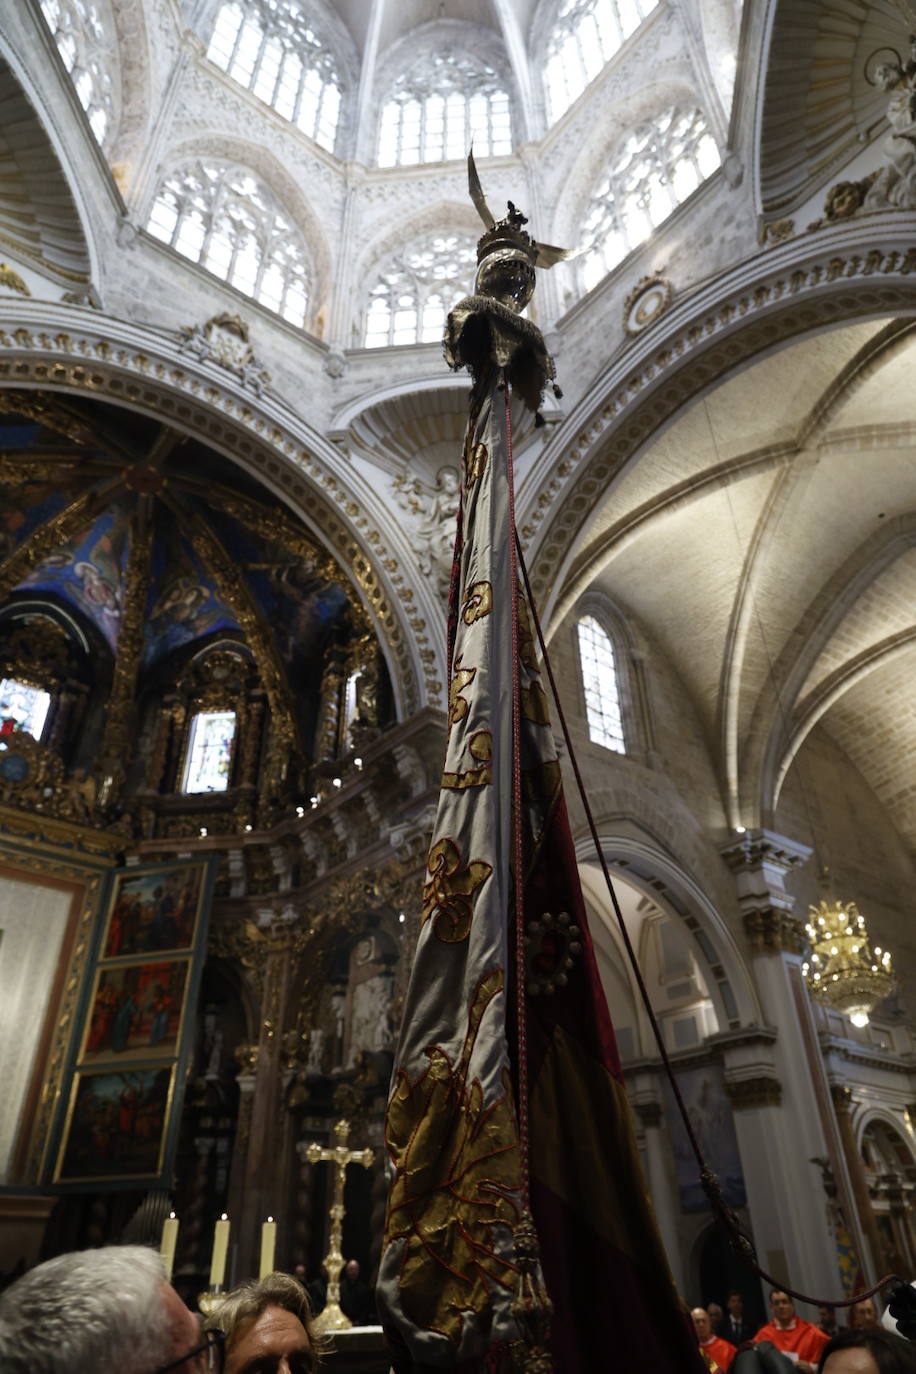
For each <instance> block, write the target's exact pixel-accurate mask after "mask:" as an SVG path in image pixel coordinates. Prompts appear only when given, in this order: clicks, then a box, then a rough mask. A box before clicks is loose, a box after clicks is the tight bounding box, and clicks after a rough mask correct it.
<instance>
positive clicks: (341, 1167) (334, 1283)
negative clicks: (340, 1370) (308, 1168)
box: [305, 1120, 375, 1331]
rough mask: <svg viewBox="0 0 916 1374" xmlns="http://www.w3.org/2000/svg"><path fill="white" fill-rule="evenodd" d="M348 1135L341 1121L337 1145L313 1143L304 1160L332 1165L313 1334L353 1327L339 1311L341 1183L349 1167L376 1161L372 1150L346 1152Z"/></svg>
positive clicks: (347, 1127) (342, 1213)
mask: <svg viewBox="0 0 916 1374" xmlns="http://www.w3.org/2000/svg"><path fill="white" fill-rule="evenodd" d="M349 1134H350V1123H349V1121H345V1120H341V1121H338V1122H337V1123H336V1125H335V1126H334V1138H335V1140H336V1141H337V1144H336V1145H332V1146H329V1147H326V1146H323V1145H319V1144H318V1143H317V1142H316V1141H312V1143H311V1144H310V1145H309V1146H307V1147H306V1151H305V1157H306V1159H307V1160H308V1162H309V1164H318V1163H325V1164H333V1165H334V1191H333V1194H332V1201H331V1210H330V1217H331V1233H330V1237H329V1240H328V1247H329V1248H328V1253H327V1254H326V1255H325V1257H324V1267H325V1269H326V1270H327V1273H328V1296H327V1301H326V1303H325V1307H324V1311H323V1312H320V1313H319V1314H318V1316H317V1317H316V1318H315V1321H314V1327H315V1330H316V1331H346V1330H347V1328H348V1327H350V1326H352V1325H353V1323H352V1322H351V1321H350V1318H349V1317H348V1316H347V1315H346V1314H345V1313H344V1312H342V1311H341V1310H340V1272H341V1270H342V1269H343V1262H344V1257H343V1253H342V1251H341V1248H340V1246H341V1241H342V1239H343V1219H344V1183H345V1182H346V1177H347V1165H348V1164H361V1165H362V1166H363V1168H364V1169H368V1168H369V1166H370V1165H371V1164H372V1161H373V1159H374V1158H375V1156H374V1154H373V1152H372V1150H348V1149H347V1137H348V1136H349Z"/></svg>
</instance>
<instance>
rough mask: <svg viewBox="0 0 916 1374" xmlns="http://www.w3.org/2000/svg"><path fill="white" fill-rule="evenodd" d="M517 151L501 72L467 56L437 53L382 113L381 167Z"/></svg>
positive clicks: (402, 83)
mask: <svg viewBox="0 0 916 1374" xmlns="http://www.w3.org/2000/svg"><path fill="white" fill-rule="evenodd" d="M472 143H473V145H474V155H475V157H477V158H480V157H496V156H498V155H499V154H501V153H511V151H512V117H511V111H510V108H509V96H508V94H507V91H506V83H505V82H504V81H503V79H502V77H500V75H499V74H498V73H497V71H496V70H495V68H493V67H491V66H489V65H488V64H487V63H485V62H479V61H475V60H474V59H473V58H471V57H467V56H464V55H462V54H461V53H452V52H444V53H441V52H440V53H435V54H430V55H428V56H426V57H424V58H422V59H421V60H420V61H419V62H418V63H417V64H416V65H415V66H414V67H412V68H411V69H410V70H409V71H407V72H405V73H404V74H402V75H401V76H399V77H398V79H397V81H396V82H395V85H394V88H393V90H392V91H391V93H390V95H389V97H388V99H387V100H386V102H385V104H384V106H383V107H382V118H381V126H380V129H379V149H378V162H379V166H380V167H403V166H407V165H409V164H411V163H417V162H444V161H447V160H449V159H451V158H464V157H467V152H468V148H470V146H471V144H472Z"/></svg>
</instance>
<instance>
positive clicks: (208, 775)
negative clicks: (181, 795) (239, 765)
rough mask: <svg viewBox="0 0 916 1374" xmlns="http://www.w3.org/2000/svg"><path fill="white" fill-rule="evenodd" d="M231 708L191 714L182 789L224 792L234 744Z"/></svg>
mask: <svg viewBox="0 0 916 1374" xmlns="http://www.w3.org/2000/svg"><path fill="white" fill-rule="evenodd" d="M235 732H236V716H235V712H234V711H198V712H197V713H196V714H195V715H194V716H192V717H191V728H190V732H189V735H188V750H187V757H186V758H185V765H184V776H183V778H182V781H181V790H182V792H225V791H226V789H227V788H228V786H229V773H230V770H231V767H232V750H233V745H234V744H235Z"/></svg>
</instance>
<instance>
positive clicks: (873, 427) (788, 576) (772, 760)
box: [577, 320, 916, 847]
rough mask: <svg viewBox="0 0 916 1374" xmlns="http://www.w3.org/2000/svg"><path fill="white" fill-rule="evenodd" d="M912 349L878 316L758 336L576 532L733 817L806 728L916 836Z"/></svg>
mask: <svg viewBox="0 0 916 1374" xmlns="http://www.w3.org/2000/svg"><path fill="white" fill-rule="evenodd" d="M914 363H916V336H914V332H913V325H912V324H911V323H909V322H901V321H887V320H883V321H880V320H879V321H870V322H867V323H861V324H856V325H851V326H848V327H845V328H840V329H837V330H834V331H833V332H832V333H829V334H826V335H825V334H821V335H818V336H816V337H812V338H810V339H807V340H804V341H802V342H799V343H796V344H794V345H793V346H791V347H788V348H786V349H784V350H782V351H780V352H777V353H775V354H773V355H772V356H770V357H769V358H767V359H765V360H764V361H762V362H759V363H757V364H756V365H755V366H754V367H751V368H749V369H747V370H746V371H744V372H742V373H740V374H739V375H737V376H735V377H734V378H732V379H731V380H729V381H727V382H726V383H724V384H723V385H722V386H720V387H719V388H718V390H716V391H715V392H713V393H712V394H711V395H710V396H709V398H708V399H706V400H702V401H700V402H698V403H695V404H694V405H693V406H692V407H691V408H690V409H689V410H688V411H687V413H685V414H683V415H682V416H681V418H680V419H679V420H677V421H676V422H675V424H674V425H673V426H672V427H671V428H670V429H669V430H668V431H667V432H666V433H665V434H664V436H663V437H662V438H660V439H659V440H657V442H655V443H654V444H653V445H652V446H651V447H650V448H649V449H648V451H647V452H645V453H644V454H643V455H642V457H641V458H640V460H639V462H638V463H636V464H635V465H633V466H632V467H631V468H630V469H629V471H628V472H627V473H626V474H625V475H624V476H623V477H622V478H620V479H618V481H617V482H616V483H615V484H614V486H613V487H612V489H611V491H610V492H609V493H608V494H607V496H606V498H605V500H604V503H603V505H602V507H601V510H600V511H599V512H598V514H597V515H596V517H595V519H594V521H593V523H592V526H591V529H590V531H589V533H588V536H587V545H588V551H587V552H586V553H585V554H583V557H582V559H581V561H580V565H579V566H580V576H579V580H578V584H577V585H578V587H579V590H580V591H581V590H584V589H585V588H586V587H588V586H591V587H597V588H600V589H601V590H603V591H604V592H605V593H606V594H607V595H609V596H610V597H612V599H614V600H615V601H616V602H617V604H618V605H620V606H621V607H622V608H623V609H624V610H626V611H629V612H631V613H633V614H635V616H636V617H638V619H639V621H640V622H641V623H642V625H643V626H644V627H645V628H646V629H647V630H648V632H649V633H650V635H651V636H652V637H653V638H655V639H656V640H657V641H658V642H659V643H660V645H661V646H662V647H663V649H664V650H665V651H666V652H667V654H668V656H669V657H670V660H671V662H672V663H673V664H674V666H675V668H676V670H677V671H678V673H679V674H680V676H681V678H682V679H683V681H684V683H685V684H686V686H687V688H688V690H689V692H690V695H691V697H692V699H693V702H694V704H695V706H696V709H697V712H698V714H699V717H700V720H701V722H702V726H703V729H704V732H705V734H706V737H707V740H708V743H709V747H710V750H711V753H712V755H713V757H714V759H715V760H716V762H717V765H718V769H719V776H720V782H721V787H722V795H723V802H724V805H725V814H726V816H727V817H728V821H729V823H730V824H731V825H739V824H743V825H746V826H752V825H755V824H759V823H760V822H761V820H763V822H767V821H768V820H769V819H770V817H771V814H772V808H773V806H774V805H775V804H776V802H777V801H778V798H779V795H780V792H781V790H782V788H783V786H784V784H785V783H786V781H787V779H788V778H789V777H790V775H791V771H792V768H793V765H794V764H795V763H796V761H797V759H798V758H799V756H800V754H801V756H802V757H803V750H804V745H805V741H806V739H807V738H808V737H809V735H810V733H811V732H812V731H813V730H815V729H818V728H819V729H823V730H825V731H826V732H827V733H828V734H829V735H830V736H831V737H832V738H833V740H834V741H835V742H836V743H837V744H839V745H840V746H841V748H842V749H843V750H844V751H845V752H846V754H847V755H848V756H849V757H850V758H851V759H852V761H853V762H854V763H855V764H856V766H857V767H858V768H859V770H860V771H861V773H862V774H863V776H864V777H865V779H866V780H867V782H868V783H869V784H870V785H871V787H872V788H873V790H874V791H875V792H876V793H877V795H878V797H879V798H880V799H881V801H882V802H884V804H885V805H886V806H887V808H888V811H889V813H890V815H891V817H892V818H893V820H894V822H895V824H896V826H897V828H898V830H899V831H900V833H901V834H902V835H903V836H904V837H905V838H906V839H907V841H908V843H909V844H910V845H911V846H914V847H916V788H914V786H913V780H912V761H913V758H914V754H916V718H914V714H913V707H912V682H913V679H914V673H916V458H914V450H913V441H914V436H916V429H914V423H913V418H912V387H911V384H910V380H909V379H910V378H911V376H912V369H913V366H914ZM647 569H651V575H650V576H647V575H646V570H647ZM685 627H689V632H685Z"/></svg>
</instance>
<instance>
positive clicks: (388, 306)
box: [364, 234, 477, 348]
mask: <svg viewBox="0 0 916 1374" xmlns="http://www.w3.org/2000/svg"><path fill="white" fill-rule="evenodd" d="M476 266H477V244H476V241H475V240H474V239H473V238H472V237H471V235H470V234H437V235H436V236H435V237H433V238H431V239H428V240H424V241H423V242H422V243H419V244H417V245H415V246H414V247H412V248H408V249H407V250H406V251H405V252H403V253H401V254H400V255H399V256H398V257H396V258H394V259H392V260H391V261H390V262H389V263H388V266H387V267H386V268H385V269H384V271H382V272H381V273H380V274H379V277H378V279H377V281H376V283H375V285H374V286H373V287H372V289H371V290H370V292H369V305H368V309H367V312H366V330H365V335H364V343H365V346H366V348H383V347H385V345H387V344H411V343H436V342H438V340H440V339H441V338H442V329H443V325H444V323H445V317H446V315H447V314H448V312H449V310H450V309H451V307H452V306H453V305H454V304H455V302H456V301H457V300H460V299H461V297H462V296H466V295H467V294H468V292H469V291H470V289H471V286H472V284H473V281H474V272H475V270H476Z"/></svg>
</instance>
